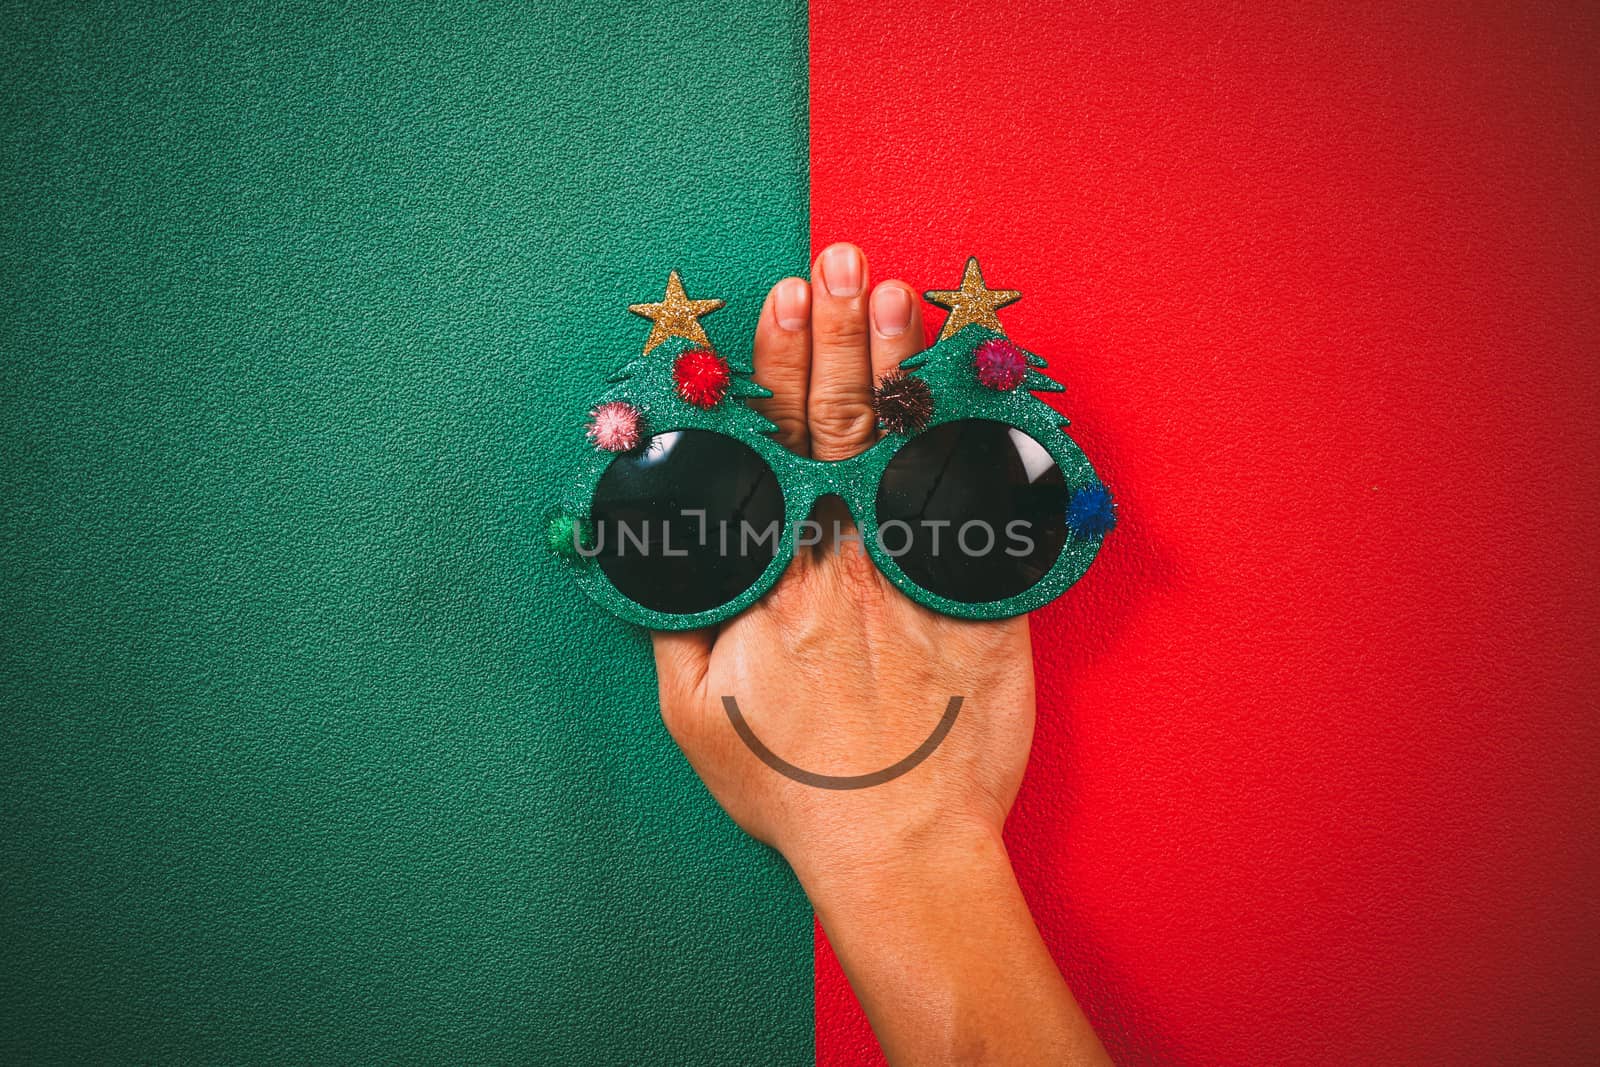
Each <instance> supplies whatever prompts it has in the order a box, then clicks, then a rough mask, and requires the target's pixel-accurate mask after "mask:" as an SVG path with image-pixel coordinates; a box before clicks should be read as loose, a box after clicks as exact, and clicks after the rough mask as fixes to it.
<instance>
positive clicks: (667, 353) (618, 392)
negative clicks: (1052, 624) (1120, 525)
mask: <svg viewBox="0 0 1600 1067" xmlns="http://www.w3.org/2000/svg"><path fill="white" fill-rule="evenodd" d="M1000 337H1004V334H1002V333H999V332H996V331H994V330H991V329H989V328H987V327H985V326H979V325H969V326H965V327H963V328H962V329H960V330H959V331H958V332H957V333H955V334H954V335H953V336H951V337H948V338H946V339H944V340H942V341H939V342H937V343H936V344H934V345H933V346H931V347H930V348H928V349H925V350H924V351H923V352H921V353H919V354H918V355H916V356H913V357H911V358H909V359H907V360H905V361H904V362H903V363H902V364H901V369H902V370H904V371H906V372H907V373H909V374H911V375H913V376H916V377H920V378H922V379H923V381H925V382H926V383H927V384H928V386H929V388H930V390H931V392H932V394H933V405H934V407H933V413H932V415H931V416H930V417H929V419H928V421H927V422H926V423H925V424H924V425H923V426H921V427H919V428H918V429H917V430H916V431H915V432H911V433H893V432H890V433H886V434H885V435H884V436H883V437H882V438H880V439H879V440H878V441H877V442H876V443H875V444H873V445H871V446H869V447H868V448H867V449H866V451H864V452H861V453H859V454H858V455H855V456H851V457H850V458H848V459H841V460H834V461H823V460H815V459H810V458H808V457H805V456H799V455H796V454H795V453H793V452H790V451H789V450H788V449H786V448H784V447H783V446H782V445H780V444H779V443H778V442H776V441H775V440H773V439H772V438H771V437H770V436H768V435H769V434H770V433H771V432H772V430H773V429H775V427H773V426H772V424H771V423H770V422H767V421H766V420H765V419H764V418H762V417H761V416H760V415H758V414H757V413H756V412H755V411H754V410H753V409H751V408H749V407H748V406H747V405H745V404H744V403H742V402H741V400H740V399H739V398H740V397H757V398H759V397H765V396H770V395H771V393H770V392H769V391H768V390H766V389H763V388H762V387H761V386H758V385H756V384H755V383H754V382H750V381H748V380H740V379H739V378H738V377H736V378H735V380H734V386H735V388H730V390H729V394H728V395H727V396H726V397H724V398H723V399H722V401H721V402H720V403H718V404H716V405H715V406H713V407H711V408H709V409H706V408H701V407H697V406H696V405H693V404H690V403H688V402H686V401H684V400H683V399H681V398H680V397H679V396H678V395H677V392H676V390H675V389H674V388H673V387H672V384H671V378H670V368H671V366H672V363H673V361H674V360H675V359H676V358H677V357H678V356H679V355H680V354H682V353H684V352H687V351H690V350H692V349H696V348H701V347H703V346H701V345H699V344H696V343H694V342H690V341H686V340H683V339H678V338H674V339H671V340H668V341H666V342H664V343H662V344H660V345H658V346H657V347H656V348H655V349H653V350H652V354H654V353H659V355H657V356H656V357H655V359H654V361H653V362H652V360H651V354H647V355H646V356H644V357H642V358H641V359H640V360H637V361H635V362H634V363H633V364H630V365H629V367H628V368H624V371H623V372H621V374H619V376H618V377H614V378H613V379H612V381H613V382H620V383H621V385H619V386H618V388H616V389H613V390H612V391H611V392H610V393H608V394H607V395H606V396H605V397H603V398H602V400H601V402H607V401H613V400H622V401H625V402H627V403H630V404H632V405H633V406H634V407H635V408H636V409H637V410H638V411H639V412H640V414H641V416H642V417H643V420H644V425H645V427H646V428H647V432H648V433H649V434H651V435H656V434H665V433H671V432H673V431H677V430H709V431H711V432H713V433H719V434H723V435H724V436H727V437H731V438H733V439H734V440H736V441H738V442H740V443H741V444H744V445H746V446H748V447H749V448H750V449H751V450H753V451H754V452H755V453H756V454H757V455H759V456H760V457H761V458H762V460H763V461H765V462H766V464H767V466H768V467H769V468H770V469H771V470H772V473H773V475H774V476H775V477H776V479H777V481H778V485H779V487H780V489H781V491H782V493H783V500H784V524H783V530H782V532H781V534H780V538H779V544H778V549H777V551H776V552H775V553H774V554H773V557H772V560H771V561H770V562H769V563H768V565H767V566H766V568H765V569H764V570H763V571H762V572H761V575H760V576H759V577H758V578H757V579H756V580H755V581H754V582H752V583H751V584H750V586H749V587H748V588H746V589H745V590H744V591H743V592H741V593H739V594H738V595H736V596H734V597H733V598H732V599H730V600H728V601H727V602H725V603H723V604H720V605H718V606H717V607H714V608H709V609H707V610H704V611H697V612H692V613H688V614H671V613H667V612H662V611H657V610H655V609H653V608H648V607H645V606H644V605H642V604H640V603H638V602H637V601H635V600H633V599H631V598H630V597H628V596H626V595H625V594H624V593H622V592H621V591H620V590H619V589H617V587H616V586H615V585H613V584H612V582H611V580H610V579H609V578H608V577H607V576H606V573H605V571H604V569H603V568H601V567H600V566H599V563H598V560H597V559H596V558H594V557H593V556H586V555H584V554H582V553H580V552H579V551H578V550H577V549H578V545H579V543H580V542H584V543H586V542H587V541H588V540H589V536H588V535H589V533H590V532H591V531H592V530H593V524H592V519H591V507H592V501H593V497H594V492H595V489H596V487H597V485H598V484H599V481H600V478H601V476H602V475H603V474H604V473H605V471H606V468H607V467H608V466H609V465H610V463H611V461H612V460H613V459H614V458H616V456H617V453H613V452H606V451H601V450H597V449H595V448H594V447H593V446H592V445H590V446H589V447H588V448H587V451H588V453H589V455H588V457H587V460H586V462H585V464H584V466H583V468H582V470H581V472H580V474H579V477H578V479H577V481H576V483H575V484H574V486H573V488H572V490H571V491H570V492H569V493H568V494H567V495H566V496H565V497H564V498H563V499H562V501H561V503H560V504H559V506H558V507H556V508H554V509H552V510H551V512H550V513H549V514H548V515H547V521H548V528H547V532H548V536H549V540H550V547H551V549H552V551H554V552H556V553H557V554H558V555H560V556H561V557H562V558H564V559H565V560H566V562H567V566H568V568H569V569H570V570H571V571H572V573H573V575H574V576H575V578H576V580H577V583H578V587H579V588H580V589H582V590H583V591H584V593H585V594H587V595H588V596H589V597H590V598H591V599H593V600H594V601H595V602H596V603H597V604H599V605H600V606H601V607H603V608H605V609H606V610H607V611H610V612H611V613H612V614H614V615H617V616H619V617H621V618H623V619H625V620H627V621H629V622H634V623H638V624H639V625H641V626H646V627H649V628H651V629H656V630H690V629H696V628H699V627H703V626H711V625H714V624H716V623H719V622H722V621H723V620H725V619H728V618H731V617H732V616H734V615H737V614H739V613H740V612H741V611H744V610H745V609H746V608H748V607H749V606H750V605H751V604H754V603H755V602H756V601H757V600H759V599H760V598H761V597H762V596H763V595H765V594H766V592H767V591H768V590H769V589H771V588H772V586H773V585H774V584H775V583H776V582H777V581H778V579H779V578H780V577H782V575H783V572H784V571H785V570H786V569H787V568H788V565H789V562H790V561H791V560H792V558H793V556H794V552H795V541H796V530H797V529H798V528H799V526H800V524H801V523H802V522H803V521H804V520H805V519H806V518H807V517H808V516H809V515H810V514H811V510H812V508H813V506H814V505H815V504H816V502H817V500H818V499H819V498H821V497H823V496H825V495H827V494H829V493H834V494H837V495H838V496H839V497H841V498H842V499H843V500H844V502H845V505H846V506H847V507H848V508H849V510H850V514H851V517H852V518H853V519H854V520H855V524H856V527H857V529H858V530H859V531H860V534H861V546H862V547H863V548H864V549H865V550H866V552H867V553H868V555H869V556H870V557H871V558H872V561H873V563H874V564H875V565H876V566H877V567H878V569H879V570H880V571H882V572H883V574H884V575H885V576H886V577H887V578H888V579H889V580H890V581H891V582H892V583H894V585H895V586H896V587H897V588H898V589H899V590H900V591H901V592H903V593H904V594H905V595H906V596H908V597H910V598H911V599H912V600H914V601H916V602H917V603H919V604H922V605H923V606H925V607H928V608H931V609H933V610H935V611H938V612H941V613H943V614H945V615H951V616H955V617H957V618H963V619H1000V618H1008V617H1010V616H1013V615H1020V614H1023V613H1024V612H1028V611H1032V610H1034V609H1035V608H1039V607H1043V606H1044V605H1045V604H1048V603H1049V602H1050V601H1052V600H1054V599H1055V598H1056V597H1057V596H1060V595H1061V594H1062V593H1063V592H1065V591H1066V590H1067V589H1068V588H1069V587H1070V586H1071V585H1072V584H1073V583H1074V582H1076V581H1077V580H1078V579H1079V578H1081V577H1082V576H1083V574H1084V572H1085V571H1087V570H1088V569H1089V564H1090V563H1092V562H1094V558H1095V556H1096V555H1097V554H1098V553H1099V551H1100V545H1101V542H1102V541H1103V540H1104V537H1105V531H1104V530H1100V529H1093V530H1087V531H1083V532H1080V531H1078V530H1074V529H1073V528H1072V526H1071V524H1070V523H1069V524H1068V530H1067V540H1066V542H1065V544H1064V545H1063V546H1062V549H1061V552H1060V554H1059V555H1058V556H1057V557H1056V559H1055V562H1054V563H1053V564H1052V565H1051V567H1050V569H1049V570H1048V571H1047V572H1046V573H1045V574H1044V575H1043V576H1041V577H1040V579H1039V580H1038V581H1037V582H1035V583H1034V584H1033V585H1031V586H1029V587H1028V588H1027V589H1025V590H1023V591H1022V592H1020V593H1017V594H1015V595H1013V596H1009V597H1005V598H1003V599H1000V600H992V601H984V602H976V603H974V602H967V601H960V600H951V599H949V598H947V597H943V596H940V595H939V594H937V593H934V592H932V591H930V590H928V589H924V588H923V587H922V586H920V585H917V584H916V583H915V582H913V581H912V580H911V579H910V578H909V577H907V575H906V574H905V572H904V571H903V570H901V568H900V566H899V564H898V562H896V560H895V558H894V556H893V555H891V554H890V553H889V552H888V551H886V550H884V548H883V546H882V545H881V544H880V543H879V540H878V519H877V491H878V483H879V481H880V479H881V478H882V477H883V473H884V470H885V469H886V468H887V467H888V465H889V462H890V461H891V460H892V459H893V458H894V456H895V454H896V453H898V452H899V451H900V449H901V448H902V447H904V445H905V444H906V443H907V442H908V441H910V440H911V439H912V438H914V437H916V436H917V435H918V434H920V433H925V432H927V431H928V430H931V429H933V428H934V427H937V426H941V425H944V424H946V423H950V422H958V421H962V420H967V419H986V420H991V421H994V422H999V423H1004V424H1005V425H1007V426H1010V427H1013V428H1015V429H1017V430H1020V431H1022V432H1023V433H1025V434H1027V435H1028V436H1029V437H1031V438H1033V439H1034V440H1035V441H1037V442H1038V443H1039V444H1040V445H1041V446H1042V447H1043V448H1044V449H1045V450H1046V451H1048V452H1049V454H1050V457H1051V458H1052V459H1053V460H1055V462H1056V465H1057V466H1058V467H1059V468H1060V470H1061V473H1062V477H1063V480H1064V482H1065V485H1066V489H1067V505H1068V508H1069V513H1070V508H1071V502H1072V500H1073V499H1074V498H1076V497H1077V495H1078V494H1079V493H1082V492H1084V491H1086V490H1091V489H1092V490H1097V491H1099V492H1101V493H1104V492H1105V487H1104V485H1103V484H1102V483H1101V481H1100V479H1099V477H1098V476H1097V475H1096V474H1095V470H1094V468H1093V466H1091V465H1090V463H1089V459H1088V457H1087V456H1085V455H1084V454H1083V450H1082V449H1080V448H1079V447H1078V446H1077V444H1076V443H1075V442H1074V441H1073V440H1072V438H1070V437H1069V436H1067V434H1066V433H1065V432H1064V427H1065V426H1066V425H1067V423H1066V421H1065V420H1064V419H1063V418H1062V417H1061V415H1060V414H1059V413H1057V412H1056V411H1055V410H1054V409H1053V408H1051V407H1050V406H1049V405H1047V404H1045V403H1044V402H1043V401H1042V400H1040V399H1039V398H1037V397H1036V396H1034V395H1032V394H1033V393H1034V392H1061V391H1062V390H1063V389H1064V387H1063V386H1061V385H1059V384H1057V383H1056V382H1055V381H1053V380H1052V379H1050V378H1047V377H1045V376H1044V375H1042V374H1039V373H1038V372H1037V371H1035V370H1032V369H1029V370H1028V371H1027V372H1026V376H1025V378H1024V380H1023V382H1022V383H1021V384H1019V385H1018V386H1017V387H1016V388H1015V389H1012V390H1006V391H1001V390H995V389H991V388H989V387H987V386H984V385H982V384H981V383H980V382H979V381H978V379H977V375H976V373H975V372H974V369H973V354H974V352H975V351H976V349H977V348H978V346H979V345H981V344H983V343H984V342H985V341H989V340H992V339H995V338H1000ZM1023 354H1024V355H1025V357H1026V359H1027V361H1028V364H1029V366H1030V368H1032V367H1043V366H1044V365H1045V361H1044V360H1043V359H1041V358H1040V357H1039V356H1036V355H1034V354H1033V353H1031V352H1026V351H1024V353H1023ZM730 366H731V367H732V369H733V371H734V372H736V374H742V375H748V374H749V373H750V370H749V365H748V364H733V363H731V362H730ZM630 372H631V373H630ZM761 427H765V428H764V429H762V428H761ZM641 447H642V445H641ZM1107 500H1108V506H1109V498H1107ZM1109 526H1110V524H1109V522H1108V523H1106V524H1105V527H1106V529H1109Z"/></svg>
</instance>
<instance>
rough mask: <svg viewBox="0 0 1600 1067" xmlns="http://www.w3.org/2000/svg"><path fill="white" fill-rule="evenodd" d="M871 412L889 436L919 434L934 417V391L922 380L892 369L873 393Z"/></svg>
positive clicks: (880, 380)
mask: <svg viewBox="0 0 1600 1067" xmlns="http://www.w3.org/2000/svg"><path fill="white" fill-rule="evenodd" d="M872 410H874V411H876V412H877V413H878V425H880V426H882V427H883V428H884V429H885V430H888V431H889V432H890V433H916V432H917V431H918V430H920V429H922V428H923V427H924V426H926V425H928V420H929V419H930V418H932V417H933V390H932V389H929V388H928V383H927V382H925V381H923V380H922V379H921V378H914V377H912V376H911V375H909V374H907V373H906V372H905V371H901V370H892V371H890V372H889V373H888V374H885V375H884V376H883V377H882V378H880V379H878V384H877V387H876V388H874V389H873V390H872Z"/></svg>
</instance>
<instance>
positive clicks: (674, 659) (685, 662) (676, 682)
mask: <svg viewBox="0 0 1600 1067" xmlns="http://www.w3.org/2000/svg"><path fill="white" fill-rule="evenodd" d="M715 640H716V630H715V629H712V628H707V629H704V630H653V631H651V633H650V643H651V645H652V646H653V647H654V648H655V653H656V679H657V682H658V683H659V686H660V690H661V714H662V715H663V716H666V715H668V714H669V713H670V710H669V709H671V708H672V707H673V706H675V705H679V704H684V703H692V702H697V701H698V698H699V695H700V693H701V691H702V690H703V689H704V688H705V684H706V673H707V672H708V671H709V670H710V669H711V645H712V643H713V642H714V641H715ZM668 725H671V723H670V722H669V723H668Z"/></svg>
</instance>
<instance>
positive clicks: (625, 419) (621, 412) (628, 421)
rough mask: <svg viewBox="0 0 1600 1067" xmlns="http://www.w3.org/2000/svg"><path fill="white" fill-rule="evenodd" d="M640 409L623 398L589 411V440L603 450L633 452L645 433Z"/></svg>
mask: <svg viewBox="0 0 1600 1067" xmlns="http://www.w3.org/2000/svg"><path fill="white" fill-rule="evenodd" d="M642 421H643V420H642V419H641V418H640V416H639V409H638V408H636V407H634V406H633V405H632V404H629V403H627V402H625V401H622V400H611V401H607V402H606V403H604V404H601V405H599V406H598V407H596V408H595V409H594V410H593V411H591V412H589V430H588V433H589V440H590V441H592V442H593V443H594V447H596V448H598V449H600V450H601V451H602V452H632V451H633V450H634V449H636V448H638V447H639V441H640V440H641V439H642V437H643V434H642V433H641V431H640V424H641V423H642Z"/></svg>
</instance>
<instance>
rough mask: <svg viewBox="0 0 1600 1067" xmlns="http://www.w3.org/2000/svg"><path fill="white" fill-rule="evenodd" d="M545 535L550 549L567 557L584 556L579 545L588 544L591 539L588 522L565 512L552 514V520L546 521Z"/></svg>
mask: <svg viewBox="0 0 1600 1067" xmlns="http://www.w3.org/2000/svg"><path fill="white" fill-rule="evenodd" d="M544 536H545V543H546V544H547V545H549V546H550V551H551V552H554V553H555V554H556V555H558V556H562V557H564V558H566V559H580V558H582V557H581V555H580V554H579V552H578V547H579V546H580V545H585V546H586V545H587V542H588V540H589V538H588V529H587V526H586V524H585V523H583V522H581V521H579V520H578V519H575V518H573V517H572V516H571V515H568V514H566V513H564V512H563V513H560V514H556V515H552V516H550V521H549V522H547V523H545V528H544Z"/></svg>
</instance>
